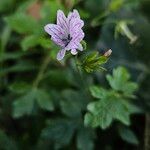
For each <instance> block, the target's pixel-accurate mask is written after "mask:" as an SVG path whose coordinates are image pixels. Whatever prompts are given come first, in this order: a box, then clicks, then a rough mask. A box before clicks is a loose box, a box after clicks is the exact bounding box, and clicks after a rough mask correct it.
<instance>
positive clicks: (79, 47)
mask: <svg viewBox="0 0 150 150" xmlns="http://www.w3.org/2000/svg"><path fill="white" fill-rule="evenodd" d="M78 50H80V51H83V46H82V44H80V43H79V45H78Z"/></svg>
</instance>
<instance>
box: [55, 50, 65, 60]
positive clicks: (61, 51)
mask: <svg viewBox="0 0 150 150" xmlns="http://www.w3.org/2000/svg"><path fill="white" fill-rule="evenodd" d="M65 53H66V50H65V49H62V50H60V51H59V52H58V54H57V60H62V59H63V58H64V56H65Z"/></svg>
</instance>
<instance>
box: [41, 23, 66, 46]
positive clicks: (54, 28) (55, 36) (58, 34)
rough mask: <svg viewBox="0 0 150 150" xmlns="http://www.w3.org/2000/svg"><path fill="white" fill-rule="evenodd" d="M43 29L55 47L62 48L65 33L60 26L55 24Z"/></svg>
mask: <svg viewBox="0 0 150 150" xmlns="http://www.w3.org/2000/svg"><path fill="white" fill-rule="evenodd" d="M44 29H45V31H46V32H47V33H48V34H49V35H51V39H52V40H53V41H54V42H55V43H56V44H57V45H60V46H64V43H63V41H62V39H63V38H64V37H65V33H64V31H63V30H62V28H60V26H58V25H55V24H47V25H46V26H45V27H44Z"/></svg>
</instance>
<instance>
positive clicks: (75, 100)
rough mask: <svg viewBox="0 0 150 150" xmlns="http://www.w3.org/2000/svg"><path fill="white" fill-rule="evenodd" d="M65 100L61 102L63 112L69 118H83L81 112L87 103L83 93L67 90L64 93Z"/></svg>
mask: <svg viewBox="0 0 150 150" xmlns="http://www.w3.org/2000/svg"><path fill="white" fill-rule="evenodd" d="M62 96H63V100H62V101H61V102H60V105H61V109H62V112H63V113H64V114H66V115H67V116H69V117H79V116H81V111H82V109H83V108H84V107H85V105H86V103H85V100H84V96H83V95H82V93H79V91H78V92H75V91H73V90H65V91H63V93H62Z"/></svg>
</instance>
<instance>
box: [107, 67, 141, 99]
mask: <svg viewBox="0 0 150 150" xmlns="http://www.w3.org/2000/svg"><path fill="white" fill-rule="evenodd" d="M106 77H107V80H108V82H109V84H110V86H111V87H112V88H113V89H114V90H116V91H122V92H124V94H125V95H126V96H129V97H130V96H131V97H132V96H133V92H135V91H136V90H137V88H138V85H137V84H136V83H134V82H131V81H129V79H130V74H129V73H128V72H127V70H126V69H125V68H123V67H118V68H117V69H114V70H113V75H112V76H111V75H107V76H106Z"/></svg>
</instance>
